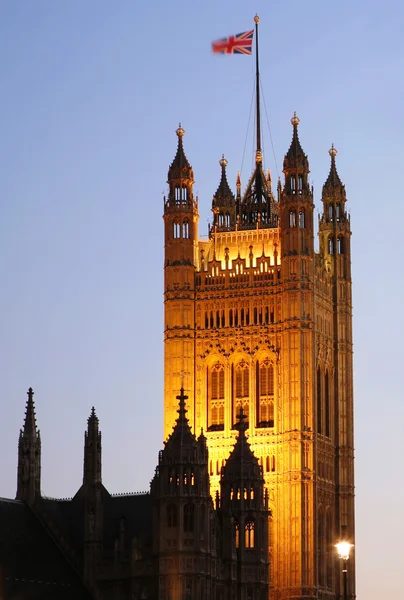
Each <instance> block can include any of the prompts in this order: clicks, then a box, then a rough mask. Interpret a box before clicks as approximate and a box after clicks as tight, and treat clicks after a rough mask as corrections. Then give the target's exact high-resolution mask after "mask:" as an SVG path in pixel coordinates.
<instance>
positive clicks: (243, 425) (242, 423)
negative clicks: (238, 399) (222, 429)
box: [236, 405, 247, 432]
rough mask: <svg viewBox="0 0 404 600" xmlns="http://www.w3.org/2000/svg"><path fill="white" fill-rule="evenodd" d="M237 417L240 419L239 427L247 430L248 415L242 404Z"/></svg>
mask: <svg viewBox="0 0 404 600" xmlns="http://www.w3.org/2000/svg"><path fill="white" fill-rule="evenodd" d="M237 419H238V423H237V425H236V427H237V429H238V430H239V431H240V432H242V431H245V430H246V429H247V423H246V419H247V417H246V415H245V414H244V411H243V407H242V406H241V405H240V410H239V411H238V413H237Z"/></svg>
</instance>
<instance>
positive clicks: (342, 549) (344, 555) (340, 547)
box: [335, 540, 353, 600]
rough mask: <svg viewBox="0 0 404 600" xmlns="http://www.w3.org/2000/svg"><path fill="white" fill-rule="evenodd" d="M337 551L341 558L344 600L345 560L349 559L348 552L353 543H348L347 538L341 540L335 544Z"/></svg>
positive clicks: (345, 588)
mask: <svg viewBox="0 0 404 600" xmlns="http://www.w3.org/2000/svg"><path fill="white" fill-rule="evenodd" d="M335 547H336V549H337V551H338V554H339V557H340V559H341V560H342V578H343V584H344V600H348V570H347V562H348V559H349V553H350V551H351V548H352V547H353V544H350V543H349V542H348V541H347V540H341V541H340V542H338V544H335Z"/></svg>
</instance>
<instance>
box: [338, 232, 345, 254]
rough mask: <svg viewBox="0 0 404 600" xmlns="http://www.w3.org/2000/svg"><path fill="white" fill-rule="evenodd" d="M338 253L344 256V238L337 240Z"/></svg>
mask: <svg viewBox="0 0 404 600" xmlns="http://www.w3.org/2000/svg"><path fill="white" fill-rule="evenodd" d="M337 252H338V254H344V238H343V237H342V236H340V237H339V238H338V239H337Z"/></svg>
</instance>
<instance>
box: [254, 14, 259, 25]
mask: <svg viewBox="0 0 404 600" xmlns="http://www.w3.org/2000/svg"><path fill="white" fill-rule="evenodd" d="M259 22H260V18H259V16H258V15H255V17H254V23H257V24H258V23H259Z"/></svg>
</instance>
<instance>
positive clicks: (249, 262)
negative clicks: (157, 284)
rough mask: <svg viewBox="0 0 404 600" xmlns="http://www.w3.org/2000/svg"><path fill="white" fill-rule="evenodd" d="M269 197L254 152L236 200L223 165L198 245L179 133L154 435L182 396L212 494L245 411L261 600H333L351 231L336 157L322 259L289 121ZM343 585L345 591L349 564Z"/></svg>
mask: <svg viewBox="0 0 404 600" xmlns="http://www.w3.org/2000/svg"><path fill="white" fill-rule="evenodd" d="M292 126H293V137H292V143H291V145H290V148H289V150H288V152H287V154H286V156H285V159H284V166H283V172H284V176H285V180H284V184H283V185H281V183H279V184H278V190H277V199H275V198H274V195H273V192H272V189H271V178H270V175H269V174H268V173H265V171H264V170H263V166H262V154H261V151H260V150H257V153H256V164H255V169H254V172H253V174H252V176H251V178H250V180H249V182H248V184H247V187H246V189H245V191H244V193H242V191H241V182H240V177H239V176H238V178H237V185H236V187H237V190H236V194H235V195H234V194H233V192H232V191H231V189H230V186H229V184H228V182H227V176H226V167H227V161H226V160H225V159H224V158H222V160H221V161H220V165H221V180H220V184H219V187H218V190H217V192H216V194H215V196H214V198H213V203H212V211H213V223H212V226H211V227H210V230H209V238H208V240H202V239H199V238H198V232H197V222H198V208H197V202H196V200H194V197H193V192H192V186H193V171H192V168H191V166H190V164H189V162H188V160H187V159H186V158H185V154H184V150H183V135H184V130H183V129H182V128H181V127H180V128H179V129H178V130H177V135H178V150H177V154H176V157H175V159H174V161H173V163H172V165H171V167H170V170H169V175H168V183H169V190H170V191H169V196H168V199H167V200H166V201H165V205H164V222H165V332H164V339H165V413H164V429H165V436H167V435H168V434H169V432H170V431H171V426H172V423H173V421H174V419H175V410H176V406H175V404H174V403H173V398H174V397H175V390H176V389H179V388H180V387H182V386H183V387H184V388H185V392H186V393H187V395H188V396H189V399H188V401H187V409H188V414H189V417H190V419H189V420H190V426H191V428H192V430H193V431H194V432H198V431H199V430H200V428H201V427H202V428H203V429H204V430H205V432H206V438H207V444H208V448H209V474H210V479H211V492H212V494H213V495H215V494H216V492H217V490H218V488H219V479H220V477H219V476H220V473H221V468H222V466H223V465H224V462H225V459H226V458H227V456H228V455H229V452H230V450H231V448H232V446H233V444H234V440H235V438H236V434H237V431H236V427H235V425H236V421H237V419H236V416H237V414H238V413H239V411H240V409H242V411H243V412H244V414H245V415H246V427H247V428H248V439H249V443H250V444H251V448H252V450H253V452H254V455H255V456H256V457H257V459H258V460H259V463H260V466H261V467H262V471H263V475H264V479H265V485H266V489H267V492H268V496H269V509H270V511H271V518H270V548H269V551H270V588H271V593H270V594H271V598H272V600H283V599H292V598H293V599H295V600H297V599H299V600H300V599H302V598H306V599H312V598H322V599H324V600H325V599H327V600H335V599H336V598H338V597H339V594H340V592H341V588H340V569H339V564H338V558H337V557H336V553H335V549H334V546H333V544H334V543H335V540H337V539H338V537H339V536H340V533H341V529H342V528H343V527H345V526H346V527H347V535H348V536H349V539H350V541H351V542H353V541H354V475H353V381H352V378H353V375H352V326H351V322H352V312H351V274H350V234H351V232H350V222H349V218H348V216H347V213H346V209H345V203H346V195H345V188H344V186H343V185H342V183H341V181H340V179H339V176H338V174H337V170H336V165H335V155H336V151H335V149H334V148H332V150H331V151H330V154H331V170H330V175H329V177H328V179H327V182H326V183H325V185H324V188H323V194H322V200H323V206H324V209H323V214H322V216H321V218H320V225H319V237H320V251H319V252H315V250H314V229H313V210H314V204H313V191H312V189H311V188H310V186H309V182H308V175H309V162H308V159H307V156H306V155H305V153H304V152H303V149H302V147H301V144H300V141H299V136H298V126H299V119H298V118H297V117H296V115H295V116H294V117H293V118H292ZM349 574H350V577H351V581H350V582H349V590H350V593H351V594H352V597H353V596H354V593H355V581H354V569H353V568H352V566H351V568H350V569H349Z"/></svg>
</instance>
